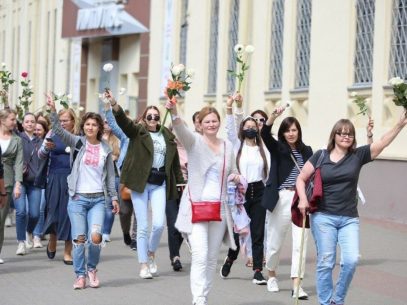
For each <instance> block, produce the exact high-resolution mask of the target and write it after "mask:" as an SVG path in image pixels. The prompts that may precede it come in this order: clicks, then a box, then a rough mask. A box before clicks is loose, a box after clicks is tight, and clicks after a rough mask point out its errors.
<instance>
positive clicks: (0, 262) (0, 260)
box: [0, 257, 4, 265]
mask: <svg viewBox="0 0 407 305" xmlns="http://www.w3.org/2000/svg"><path fill="white" fill-rule="evenodd" d="M1 264H4V260H3V259H2V258H1V257H0V265H1Z"/></svg>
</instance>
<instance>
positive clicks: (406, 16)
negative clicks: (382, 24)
mask: <svg viewBox="0 0 407 305" xmlns="http://www.w3.org/2000/svg"><path fill="white" fill-rule="evenodd" d="M396 76H398V77H400V78H402V79H404V80H407V0H394V1H393V29H392V37H391V46H390V78H391V77H396Z"/></svg>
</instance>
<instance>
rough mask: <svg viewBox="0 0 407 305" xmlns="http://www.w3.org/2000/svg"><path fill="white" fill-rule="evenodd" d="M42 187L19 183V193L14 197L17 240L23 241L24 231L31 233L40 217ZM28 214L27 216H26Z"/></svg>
mask: <svg viewBox="0 0 407 305" xmlns="http://www.w3.org/2000/svg"><path fill="white" fill-rule="evenodd" d="M41 193H42V189H40V188H38V187H35V186H32V185H29V184H25V183H21V195H20V197H18V198H17V199H16V198H14V206H15V209H16V231H17V240H18V241H24V240H25V233H26V231H28V232H29V233H32V232H33V230H34V228H35V226H36V225H37V222H38V218H39V217H40V204H41ZM27 216H28V217H27Z"/></svg>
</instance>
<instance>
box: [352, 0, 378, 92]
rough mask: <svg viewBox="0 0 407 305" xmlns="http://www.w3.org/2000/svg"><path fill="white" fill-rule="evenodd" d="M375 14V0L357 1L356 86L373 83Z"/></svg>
mask: <svg viewBox="0 0 407 305" xmlns="http://www.w3.org/2000/svg"><path fill="white" fill-rule="evenodd" d="M374 14H375V0H357V1H356V49H355V59H354V68H355V75H354V77H355V79H354V83H355V85H360V84H370V83H371V82H372V69H373V36H374Z"/></svg>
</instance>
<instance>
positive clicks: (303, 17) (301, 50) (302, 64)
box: [295, 0, 312, 88]
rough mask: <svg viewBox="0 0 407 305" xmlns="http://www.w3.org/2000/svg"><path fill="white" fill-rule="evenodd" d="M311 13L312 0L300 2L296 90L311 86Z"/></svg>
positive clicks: (298, 6)
mask: <svg viewBox="0 0 407 305" xmlns="http://www.w3.org/2000/svg"><path fill="white" fill-rule="evenodd" d="M311 12H312V0H298V2H297V50H296V68H295V70H296V71H295V88H308V86H309V60H310V41H311Z"/></svg>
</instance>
